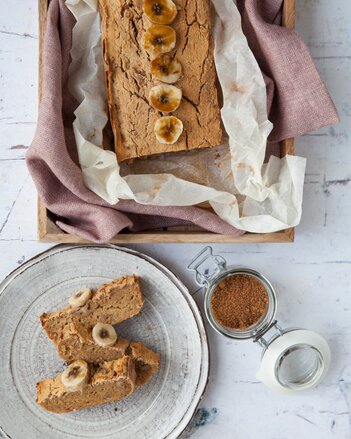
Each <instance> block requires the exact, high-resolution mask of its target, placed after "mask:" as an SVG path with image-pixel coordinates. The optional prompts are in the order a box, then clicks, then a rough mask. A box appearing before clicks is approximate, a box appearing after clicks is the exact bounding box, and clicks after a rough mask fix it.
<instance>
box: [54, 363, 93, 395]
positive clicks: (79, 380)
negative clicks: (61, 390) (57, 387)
mask: <svg viewBox="0 0 351 439" xmlns="http://www.w3.org/2000/svg"><path fill="white" fill-rule="evenodd" d="M89 378H90V373H89V366H88V363H87V362H86V361H84V360H76V361H74V362H73V363H71V364H70V365H69V366H68V367H67V368H66V369H65V370H64V371H63V373H62V374H61V382H62V384H63V385H64V386H65V389H66V390H67V391H69V392H76V391H78V390H81V389H82V388H83V387H84V386H85V385H86V384H87V382H88V381H89Z"/></svg>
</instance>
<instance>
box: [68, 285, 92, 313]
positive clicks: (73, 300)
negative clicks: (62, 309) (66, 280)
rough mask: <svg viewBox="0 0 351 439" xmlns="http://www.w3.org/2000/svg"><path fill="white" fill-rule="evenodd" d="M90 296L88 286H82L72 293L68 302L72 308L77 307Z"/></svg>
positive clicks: (84, 302) (83, 303) (82, 304)
mask: <svg viewBox="0 0 351 439" xmlns="http://www.w3.org/2000/svg"><path fill="white" fill-rule="evenodd" d="M90 298H91V290H90V289H89V288H83V289H81V290H79V291H77V292H76V293H74V294H73V295H72V296H71V297H70V298H69V299H68V303H69V304H70V305H71V307H72V308H73V309H78V308H81V307H82V306H84V305H85V304H86V303H87V301H88V300H89V299H90Z"/></svg>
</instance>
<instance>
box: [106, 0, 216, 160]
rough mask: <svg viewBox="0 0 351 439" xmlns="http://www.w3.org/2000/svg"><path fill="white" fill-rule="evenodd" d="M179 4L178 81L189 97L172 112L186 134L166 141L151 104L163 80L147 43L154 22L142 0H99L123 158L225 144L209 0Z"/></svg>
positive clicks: (176, 25) (115, 124)
mask: <svg viewBox="0 0 351 439" xmlns="http://www.w3.org/2000/svg"><path fill="white" fill-rule="evenodd" d="M175 3H176V4H177V6H178V7H179V8H180V9H179V11H178V15H177V18H176V19H175V21H174V23H173V24H172V26H173V27H174V28H175V30H176V33H177V44H176V49H175V51H173V53H175V56H176V57H177V58H178V59H179V60H180V62H181V63H182V66H183V73H184V76H183V78H182V79H181V80H180V81H179V82H178V83H177V84H176V85H177V86H178V87H180V88H181V89H182V91H183V96H184V99H183V101H182V104H181V105H180V107H179V108H178V109H177V110H176V111H175V112H174V113H172V114H173V115H174V116H176V117H178V118H179V119H181V120H182V122H183V124H184V132H183V134H182V135H181V137H180V138H179V140H178V141H177V142H176V143H175V144H173V145H164V144H161V143H159V142H157V140H156V138H155V134H154V125H155V123H156V121H157V119H158V118H159V117H160V113H159V112H158V111H157V110H155V109H153V108H152V107H151V106H150V105H149V102H148V96H149V91H150V88H151V87H152V86H153V85H155V84H157V83H158V81H156V80H155V79H154V78H152V76H151V73H150V57H149V55H148V54H147V52H146V51H145V50H144V48H143V43H142V41H143V35H144V33H145V30H146V29H147V28H148V27H149V26H150V23H149V21H148V19H147V17H146V16H145V14H144V13H143V10H142V0H130V1H129V2H126V1H124V0H99V4H100V12H101V18H102V31H103V36H102V44H103V53H104V64H105V72H106V83H107V93H108V102H109V112H110V120H111V125H112V129H113V132H114V135H115V149H116V153H117V157H118V160H119V161H120V162H122V161H124V160H128V159H133V158H137V157H145V156H149V155H153V154H161V153H164V152H174V151H182V150H192V149H196V148H207V147H213V146H218V145H220V144H221V139H222V131H221V118H220V108H219V103H218V96H217V88H216V71H215V64H214V55H213V51H214V45H213V38H212V31H211V29H212V23H211V8H210V4H209V0H191V1H188V0H175Z"/></svg>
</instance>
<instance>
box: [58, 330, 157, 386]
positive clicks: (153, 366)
mask: <svg viewBox="0 0 351 439" xmlns="http://www.w3.org/2000/svg"><path fill="white" fill-rule="evenodd" d="M57 352H58V354H59V355H60V357H61V358H63V359H64V360H66V361H67V362H68V363H71V362H72V361H74V360H77V359H82V360H85V361H88V362H91V363H101V362H103V361H111V360H116V359H118V358H121V357H123V356H124V355H129V356H131V358H133V360H135V370H136V386H142V385H144V384H146V383H147V382H148V381H149V380H150V379H151V378H152V376H153V374H154V373H155V372H157V370H158V369H159V367H160V355H159V354H158V353H156V352H154V351H152V350H151V349H148V348H147V347H146V346H145V345H144V344H143V343H137V342H132V343H131V342H129V341H128V340H126V339H124V338H118V339H117V341H116V342H115V343H114V344H113V345H112V346H105V347H102V346H99V345H98V344H97V343H96V342H95V341H94V339H93V337H92V328H87V327H85V326H83V325H80V324H77V323H69V324H67V325H66V326H65V327H64V328H63V330H62V333H61V335H60V337H59V338H58V339H57Z"/></svg>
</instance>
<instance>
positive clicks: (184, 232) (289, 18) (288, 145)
mask: <svg viewBox="0 0 351 439" xmlns="http://www.w3.org/2000/svg"><path fill="white" fill-rule="evenodd" d="M47 6H48V0H39V100H40V98H41V66H42V53H43V50H42V49H43V40H44V30H45V24H46V15H47ZM283 25H284V26H285V27H289V28H294V27H295V0H284V6H283ZM287 154H290V155H293V154H294V139H288V140H284V141H283V142H281V145H280V156H281V157H284V156H285V155H287ZM38 239H39V241H40V242H60V243H83V242H88V241H86V240H84V239H82V238H79V237H77V236H74V235H70V234H67V233H65V232H63V231H62V230H61V229H60V228H59V227H57V226H56V224H55V222H54V219H53V215H52V214H51V213H50V212H49V211H48V210H47V209H46V207H45V206H44V205H43V203H42V201H41V200H40V198H39V200H38ZM293 241H294V229H293V228H291V229H286V230H283V231H280V232H275V233H245V234H244V235H242V236H240V237H233V236H230V235H219V234H216V233H210V232H207V231H204V230H202V229H200V228H198V227H195V226H188V227H170V228H164V229H163V230H153V231H150V232H147V231H144V232H140V233H130V232H128V231H126V232H123V233H120V234H118V235H116V236H115V237H114V238H113V239H111V241H110V242H111V243H116V244H126V243H155V242H160V243H171V242H178V243H182V242H183V243H232V244H235V243H236V244H243V243H268V242H272V243H273V242H293Z"/></svg>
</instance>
